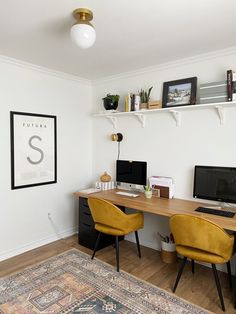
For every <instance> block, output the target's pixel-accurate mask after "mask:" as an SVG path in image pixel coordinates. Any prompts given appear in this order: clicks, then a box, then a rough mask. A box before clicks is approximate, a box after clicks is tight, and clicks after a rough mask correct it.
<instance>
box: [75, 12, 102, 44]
mask: <svg viewBox="0 0 236 314" xmlns="http://www.w3.org/2000/svg"><path fill="white" fill-rule="evenodd" d="M73 16H74V18H75V19H76V20H77V22H76V23H75V24H74V25H73V26H72V27H71V31H70V34H71V39H72V41H73V42H74V43H75V44H76V45H77V46H79V47H80V48H83V49H86V48H90V47H92V45H93V44H94V43H95V40H96V32H95V29H94V27H93V25H92V24H91V23H90V21H92V19H93V12H92V11H90V10H89V9H85V8H80V9H76V10H74V12H73Z"/></svg>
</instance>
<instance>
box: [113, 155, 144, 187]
mask: <svg viewBox="0 0 236 314" xmlns="http://www.w3.org/2000/svg"><path fill="white" fill-rule="evenodd" d="M116 182H117V185H118V186H120V187H122V188H125V189H130V190H132V189H133V190H135V189H139V188H141V186H143V185H146V183H147V162H145V161H132V160H117V161H116Z"/></svg>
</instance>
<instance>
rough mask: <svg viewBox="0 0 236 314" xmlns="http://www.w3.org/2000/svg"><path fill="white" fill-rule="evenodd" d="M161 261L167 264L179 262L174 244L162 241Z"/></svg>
mask: <svg viewBox="0 0 236 314" xmlns="http://www.w3.org/2000/svg"><path fill="white" fill-rule="evenodd" d="M161 259H162V261H163V262H164V263H167V264H171V263H175V262H176V261H177V253H176V249H175V244H174V243H167V242H164V241H161Z"/></svg>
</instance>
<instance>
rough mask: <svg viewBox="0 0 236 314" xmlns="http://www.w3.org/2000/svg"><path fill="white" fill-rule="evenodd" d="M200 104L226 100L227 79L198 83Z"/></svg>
mask: <svg viewBox="0 0 236 314" xmlns="http://www.w3.org/2000/svg"><path fill="white" fill-rule="evenodd" d="M199 92H200V104H210V103H218V102H226V101H228V99H227V81H219V82H211V83H205V84H200V88H199Z"/></svg>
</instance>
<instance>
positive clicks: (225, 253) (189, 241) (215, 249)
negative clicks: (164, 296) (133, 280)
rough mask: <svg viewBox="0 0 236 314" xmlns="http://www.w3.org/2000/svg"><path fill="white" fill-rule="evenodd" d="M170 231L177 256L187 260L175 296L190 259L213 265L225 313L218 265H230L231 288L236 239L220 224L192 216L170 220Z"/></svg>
mask: <svg viewBox="0 0 236 314" xmlns="http://www.w3.org/2000/svg"><path fill="white" fill-rule="evenodd" d="M170 229H171V232H172V234H173V237H174V240H175V244H176V251H177V253H179V254H181V255H183V256H184V258H183V261H182V264H181V267H180V269H179V272H178V275H177V278H176V282H175V285H174V288H173V292H175V290H176V288H177V285H178V283H179V280H180V277H181V275H182V272H183V269H184V266H185V264H186V261H187V258H190V259H191V261H192V272H193V273H194V261H195V260H196V261H200V262H206V263H210V264H211V265H212V270H213V274H214V278H215V282H216V287H217V290H218V294H219V298H220V302H221V307H222V310H223V311H225V306H224V299H223V295H222V291H221V286H220V281H219V277H218V273H217V270H216V266H215V264H223V263H227V270H228V275H229V283H230V287H232V281H231V267H230V258H231V257H232V254H233V246H234V236H233V235H229V234H228V233H227V232H225V230H224V229H222V228H221V227H220V226H218V225H217V224H215V223H213V222H211V221H210V220H208V219H205V218H202V217H197V216H193V215H185V214H177V215H173V216H172V217H171V218H170Z"/></svg>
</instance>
